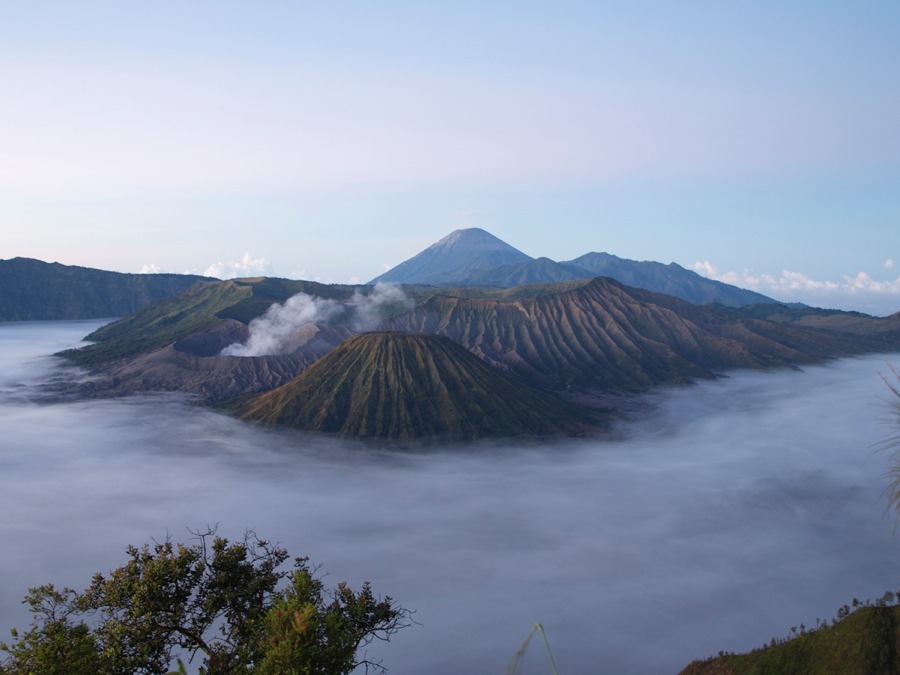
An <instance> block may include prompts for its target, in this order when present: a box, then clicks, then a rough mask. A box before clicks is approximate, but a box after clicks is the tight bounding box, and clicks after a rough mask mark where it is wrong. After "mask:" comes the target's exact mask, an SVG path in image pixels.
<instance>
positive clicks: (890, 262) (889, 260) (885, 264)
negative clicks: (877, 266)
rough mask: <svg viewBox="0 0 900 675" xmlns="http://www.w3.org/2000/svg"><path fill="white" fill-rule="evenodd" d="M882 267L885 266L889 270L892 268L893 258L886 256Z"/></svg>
mask: <svg viewBox="0 0 900 675" xmlns="http://www.w3.org/2000/svg"><path fill="white" fill-rule="evenodd" d="M884 267H885V269H889V270H892V269H894V259H893V258H888V259H887V260H885V261H884Z"/></svg>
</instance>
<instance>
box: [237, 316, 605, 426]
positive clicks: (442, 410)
mask: <svg viewBox="0 0 900 675" xmlns="http://www.w3.org/2000/svg"><path fill="white" fill-rule="evenodd" d="M236 412H237V414H238V415H239V416H240V417H242V418H243V419H246V420H252V421H258V422H262V423H266V424H273V425H280V426H289V427H294V428H298V429H304V430H308V431H324V432H329V433H335V434H339V435H341V436H345V437H358V438H390V439H398V440H412V439H439V440H459V441H462V440H472V439H476V438H485V437H508V436H545V435H569V436H578V435H583V434H584V433H585V431H586V430H587V429H588V428H589V427H590V426H591V422H590V420H589V419H588V417H587V416H586V414H585V413H584V412H582V411H580V410H579V409H576V408H574V407H572V406H569V405H568V404H566V403H564V402H562V401H560V400H559V399H557V398H556V397H554V396H552V395H550V394H547V393H544V392H542V391H539V390H536V389H531V388H529V387H527V386H525V385H523V384H520V383H518V382H515V381H514V380H512V379H510V378H509V377H507V376H506V375H504V374H502V373H500V372H498V371H496V370H495V369H493V368H491V367H490V366H488V365H487V364H485V363H484V362H483V361H482V360H481V359H479V358H478V357H476V356H474V355H473V354H472V353H471V352H469V351H467V350H466V349H465V348H463V347H461V346H460V345H458V344H456V343H455V342H453V341H452V340H450V339H449V338H446V337H442V336H438V335H409V334H400V333H363V334H361V335H357V336H354V337H352V338H350V339H348V340H346V341H345V342H343V343H342V344H341V345H339V346H338V347H337V348H335V349H334V350H333V351H332V352H330V353H329V354H327V355H325V356H324V357H322V358H321V359H319V360H318V361H316V363H314V364H313V365H312V366H310V367H309V368H307V369H306V370H305V371H303V372H302V373H301V374H300V375H299V376H297V377H296V378H294V379H293V380H291V381H290V382H288V383H287V384H285V385H283V386H281V387H279V388H278V389H274V390H272V391H270V392H267V393H265V394H262V395H259V396H256V397H253V398H251V399H248V400H246V401H244V402H243V403H242V404H240V405H239V407H238V409H237V410H236Z"/></svg>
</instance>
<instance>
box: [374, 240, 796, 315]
mask: <svg viewBox="0 0 900 675" xmlns="http://www.w3.org/2000/svg"><path fill="white" fill-rule="evenodd" d="M597 276H605V277H610V278H612V279H615V280H616V281H619V282H621V283H624V284H627V285H629V286H634V287H636V288H643V289H645V290H649V291H655V292H658V293H667V294H669V295H674V296H675V297H678V298H681V299H682V300H686V301H688V302H693V303H695V304H713V303H716V304H722V305H725V306H728V307H742V306H746V305H753V304H758V303H767V304H779V303H778V302H777V301H776V300H773V299H772V298H770V297H767V296H765V295H762V294H761V293H757V292H755V291H749V290H746V289H743V288H739V287H737V286H732V285H730V284H726V283H723V282H721V281H715V280H713V279H707V278H706V277H702V276H700V275H699V274H697V273H696V272H693V271H691V270H688V269H685V268H684V267H682V266H681V265H678V264H677V263H669V264H668V265H665V264H663V263H658V262H652V261H637V260H628V259H626V258H619V257H618V256H615V255H612V254H609V253H597V252H591V253H586V254H584V255H582V256H579V257H578V258H575V259H573V260H568V261H563V262H556V261H554V260H551V259H550V258H546V257H540V258H532V257H531V256H528V255H526V254H524V253H522V252H521V251H519V250H518V249H515V248H513V247H512V246H510V245H509V244H507V243H506V242H504V241H502V240H501V239H498V238H497V237H495V236H494V235H492V234H490V233H489V232H486V231H485V230H482V229H480V228H468V229H461V230H454V231H453V232H451V233H450V234H449V235H448V236H446V237H444V238H443V239H441V240H440V241H438V242H437V243H435V244H432V245H431V246H429V247H428V248H426V249H425V250H423V251H421V252H420V253H418V254H416V255H414V256H413V257H412V258H409V259H408V260H406V261H404V262H402V263H400V264H399V265H397V266H396V267H394V268H392V269H391V270H388V271H387V272H385V273H384V274H382V275H380V276H378V277H376V278H375V279H372V281H370V282H369V283H378V282H384V281H390V282H395V283H400V284H408V285H409V284H426V285H433V286H456V285H461V286H462V285H465V286H493V287H498V288H512V287H516V286H522V285H528V284H535V283H558V282H564V281H574V280H577V279H591V278H594V277H597Z"/></svg>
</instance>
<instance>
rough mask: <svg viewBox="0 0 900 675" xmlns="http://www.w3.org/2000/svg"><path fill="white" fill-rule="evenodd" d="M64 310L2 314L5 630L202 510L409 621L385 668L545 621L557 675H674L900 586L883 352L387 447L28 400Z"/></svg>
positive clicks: (145, 404) (199, 413) (443, 655)
mask: <svg viewBox="0 0 900 675" xmlns="http://www.w3.org/2000/svg"><path fill="white" fill-rule="evenodd" d="M59 324H61V325H56V324H49V325H48V324H39V325H31V324H18V325H6V326H0V425H2V428H3V434H4V446H3V450H4V451H3V452H2V453H0V514H2V516H0V536H2V540H3V542H4V555H3V556H0V635H9V629H10V628H11V627H13V626H18V627H19V628H20V629H21V628H25V627H27V624H28V621H29V616H28V611H27V608H26V607H25V606H23V605H22V603H21V598H22V596H23V595H24V593H25V591H26V589H27V588H28V587H30V586H36V585H39V584H43V583H48V582H54V583H56V584H57V585H58V586H63V585H68V586H72V587H74V588H78V589H81V588H84V586H85V585H87V584H88V583H89V582H90V579H91V575H92V574H93V573H95V572H98V571H100V572H104V571H106V570H109V569H110V568H111V567H113V566H116V565H119V564H121V563H123V562H124V561H125V552H124V549H125V546H126V545H127V544H136V545H140V544H142V543H143V542H147V541H150V539H151V538H161V537H164V536H165V535H166V534H167V533H171V534H172V535H173V537H174V538H175V539H176V540H180V541H185V540H186V539H187V537H188V534H187V532H186V529H185V528H187V527H191V528H197V527H203V526H205V525H206V524H210V523H220V532H221V534H223V535H224V536H228V537H230V538H235V537H239V536H240V535H241V534H242V532H243V531H244V529H245V528H247V527H252V528H255V529H256V531H257V532H258V533H259V534H260V535H261V536H265V537H267V538H270V540H272V541H276V542H278V543H279V544H281V545H283V546H285V547H286V548H287V549H288V550H289V551H290V552H291V553H292V554H294V555H308V556H310V557H311V560H312V562H314V563H321V564H322V565H323V571H324V572H325V573H327V575H328V576H327V578H326V579H325V581H326V585H328V586H333V585H335V584H337V583H338V582H340V581H347V582H348V583H349V584H350V585H351V586H354V587H358V586H359V585H360V584H361V583H362V582H363V581H364V580H367V579H368V580H370V581H371V582H372V587H373V590H374V591H375V592H377V593H383V594H390V595H391V596H392V597H394V598H396V599H397V601H398V602H399V603H400V604H402V605H404V606H406V607H409V608H410V609H414V610H416V619H417V621H419V622H420V623H421V625H420V626H416V627H413V628H410V629H408V630H406V631H402V632H401V633H399V634H398V635H397V636H396V637H395V638H394V639H392V640H391V642H390V644H385V645H381V644H378V645H371V646H370V651H369V654H368V655H369V656H370V657H371V658H372V659H375V660H377V659H383V660H384V664H385V665H386V666H387V667H388V668H390V669H391V672H392V673H394V672H396V673H430V674H434V675H450V674H451V673H452V674H456V673H488V672H489V673H501V672H503V670H504V667H505V666H506V664H507V663H508V662H509V660H510V658H511V657H512V656H513V654H514V653H515V651H516V648H517V647H518V646H519V645H520V644H521V643H522V640H523V639H524V638H525V636H526V635H527V634H528V631H529V630H531V627H532V626H533V625H534V623H535V622H537V621H540V622H541V623H542V624H543V625H544V627H545V628H546V630H547V633H548V636H549V640H550V643H551V646H552V648H553V654H554V657H555V659H556V660H557V663H558V666H559V670H560V672H566V673H592V672H602V673H617V674H621V675H632V674H633V675H638V674H640V675H657V674H659V675H662V674H671V673H676V672H678V671H679V670H680V669H681V668H683V667H684V666H686V665H687V663H688V662H690V661H691V660H692V659H696V658H704V657H706V656H708V655H710V654H714V653H716V652H717V651H718V650H720V649H725V650H745V649H750V648H753V647H756V646H759V645H761V644H762V643H764V642H766V641H768V640H769V639H770V638H771V637H772V636H774V635H779V636H781V635H785V634H786V633H787V632H788V630H789V628H790V626H791V625H797V624H798V623H799V622H801V621H803V622H805V623H806V624H807V625H815V619H816V617H821V618H830V617H832V616H834V612H835V610H836V608H837V607H839V606H840V605H842V604H844V603H845V602H848V601H849V600H850V599H851V598H853V597H854V596H856V597H860V598H865V597H874V596H875V595H880V594H881V593H883V592H884V591H885V590H886V589H888V588H894V589H896V588H898V587H900V586H898V580H900V577H898V569H897V559H898V555H900V537H898V536H897V535H896V534H893V533H892V522H891V521H890V519H888V518H884V517H883V516H882V513H883V510H884V506H885V502H884V497H883V495H882V494H881V490H882V488H883V487H884V485H885V483H886V481H885V480H884V478H883V476H882V473H883V471H884V469H885V468H886V466H885V465H886V458H885V457H884V456H881V455H872V452H871V450H870V448H871V446H872V445H873V444H875V443H877V442H878V441H880V440H882V439H883V438H884V437H885V435H886V434H887V432H888V428H886V427H884V426H880V425H879V424H878V423H877V421H876V420H877V418H878V417H879V416H885V414H886V412H887V406H886V404H885V403H884V401H883V398H884V397H885V395H886V390H885V386H884V383H883V382H882V381H881V379H880V378H879V377H878V372H879V371H885V370H886V366H885V363H884V360H883V358H884V357H883V356H880V355H879V356H871V357H865V358H859V359H845V360H841V361H836V362H832V363H831V364H829V365H828V366H823V367H810V368H805V369H804V370H802V371H800V370H797V371H794V370H786V371H777V372H767V373H757V372H754V373H747V372H742V373H732V376H731V377H728V378H723V379H721V380H717V381H713V382H702V383H699V384H697V385H696V386H693V387H688V388H684V387H673V388H670V389H663V390H659V391H658V393H657V394H655V395H654V398H653V400H654V402H655V407H654V411H655V412H653V413H652V414H647V415H645V416H643V418H642V419H640V420H636V421H633V422H629V423H623V425H622V426H621V427H620V428H619V429H618V430H617V433H616V434H615V437H614V438H613V439H610V440H608V441H598V442H589V443H573V444H558V445H547V446H531V447H528V448H523V447H516V446H515V445H510V446H506V447H504V446H499V445H496V444H484V445H477V446H475V445H472V446H465V447H464V448H459V449H458V450H454V449H452V448H448V449H446V450H444V451H441V452H428V453H390V452H385V451H383V450H379V449H376V448H373V447H370V446H367V445H364V444H360V443H352V442H344V441H341V440H340V439H334V438H327V437H322V436H317V435H309V434H299V433H297V434H295V433H272V432H268V431H264V430H261V429H259V428H257V427H254V426H251V425H246V424H242V423H240V422H239V421H237V420H234V419H232V418H229V417H227V416H224V415H220V414H216V413H214V412H213V411H211V410H207V409H203V408H197V407H196V406H192V405H188V404H186V402H185V401H184V399H182V398H180V397H177V396H165V395H159V396H149V397H140V396H135V397H127V398H123V399H118V400H90V401H80V402H65V403H55V404H44V405H35V404H34V403H33V402H30V401H28V400H25V396H26V393H27V392H28V391H29V390H31V389H33V387H34V386H35V381H36V380H39V379H41V378H44V379H46V378H53V377H56V376H58V373H57V372H56V371H54V362H53V360H51V359H47V358H46V357H43V356H42V355H43V354H47V353H51V352H52V351H56V350H58V349H61V348H64V347H66V346H71V345H72V344H74V343H75V342H77V340H78V339H79V338H80V337H81V336H82V335H84V334H85V332H87V331H89V330H91V329H93V328H95V327H96V326H97V325H98V323H97V322H94V323H93V324H90V323H87V324H85V323H82V324H74V323H71V322H59ZM42 381H43V380H42ZM60 551H65V556H60ZM648 644H652V645H654V646H655V648H653V649H648V648H647V645H648ZM460 645H464V646H465V647H464V648H460ZM523 672H529V673H543V672H547V657H546V653H542V650H541V649H540V648H539V646H538V645H536V644H532V646H531V648H530V649H529V650H528V652H527V653H526V663H525V664H523Z"/></svg>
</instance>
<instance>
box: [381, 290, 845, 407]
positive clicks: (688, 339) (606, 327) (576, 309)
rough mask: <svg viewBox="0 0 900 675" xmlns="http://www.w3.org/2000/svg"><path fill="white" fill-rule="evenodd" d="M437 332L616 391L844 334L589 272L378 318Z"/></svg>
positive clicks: (552, 375) (800, 355)
mask: <svg viewBox="0 0 900 675" xmlns="http://www.w3.org/2000/svg"><path fill="white" fill-rule="evenodd" d="M384 327H385V328H387V329H390V330H395V331H403V332H411V333H426V334H437V335H445V336H447V337H449V338H451V339H452V340H454V341H455V342H457V343H459V344H461V345H462V346H464V347H466V348H467V349H469V350H470V351H472V353H474V354H476V355H478V356H480V357H482V358H483V359H484V360H485V361H486V362H488V363H490V364H492V365H494V366H496V367H498V368H500V369H501V370H503V371H505V372H508V373H512V374H515V375H517V376H518V377H520V378H522V379H523V380H524V381H526V382H529V383H531V384H534V385H537V386H542V387H549V388H553V389H562V388H566V387H568V386H571V385H575V386H580V387H590V388H600V389H604V390H613V391H616V390H617V391H623V390H626V391H627V390H639V389H643V388H646V387H647V386H650V385H653V384H658V383H661V382H679V381H685V380H688V379H690V378H695V377H710V376H711V375H712V374H714V373H717V372H721V371H724V370H726V369H729V368H759V367H769V366H779V365H782V366H783V365H787V364H792V363H808V362H811V361H813V360H816V359H821V358H824V357H826V356H836V355H841V354H846V353H851V352H852V351H854V344H855V343H854V341H853V340H851V339H847V338H845V337H843V336H839V335H835V334H830V335H826V334H822V333H819V332H816V331H804V330H798V329H796V328H793V327H790V326H784V325H777V324H773V323H770V322H765V321H755V320H752V319H744V318H742V317H738V316H735V315H732V314H730V313H728V312H725V311H722V310H716V309H709V308H702V307H697V306H694V305H690V304H688V303H685V302H681V301H679V300H677V299H675V298H671V297H668V296H663V295H658V294H653V293H649V292H646V291H640V290H638V289H632V288H628V287H625V286H622V285H621V284H617V283H616V282H614V281H612V280H609V279H603V278H598V279H594V280H593V281H590V282H588V283H585V284H583V285H580V286H577V287H574V288H568V289H564V290H562V291H560V292H555V293H553V292H548V293H545V294H542V295H538V296H535V297H525V298H520V299H513V300H487V299H471V298H459V297H440V296H436V297H433V298H431V299H430V300H428V301H427V302H425V303H423V304H422V305H420V306H418V307H416V308H415V309H414V310H412V311H410V312H408V313H406V314H403V315H401V316H398V317H396V318H394V319H392V320H390V321H388V322H386V323H385V324H384Z"/></svg>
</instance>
